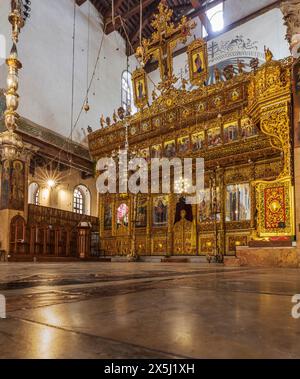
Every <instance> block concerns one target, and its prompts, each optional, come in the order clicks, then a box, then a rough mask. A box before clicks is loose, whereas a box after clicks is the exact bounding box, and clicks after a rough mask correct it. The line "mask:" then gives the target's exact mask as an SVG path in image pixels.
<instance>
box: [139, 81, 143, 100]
mask: <svg viewBox="0 0 300 379" xmlns="http://www.w3.org/2000/svg"><path fill="white" fill-rule="evenodd" d="M143 97H144V85H143V82H142V81H140V82H139V83H138V98H139V99H140V100H142V99H143Z"/></svg>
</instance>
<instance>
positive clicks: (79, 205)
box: [73, 188, 84, 214]
mask: <svg viewBox="0 0 300 379" xmlns="http://www.w3.org/2000/svg"><path fill="white" fill-rule="evenodd" d="M83 207H84V203H83V194H82V192H81V191H80V189H79V188H75V190H74V197H73V210H74V212H75V213H79V214H83V209H84V208H83Z"/></svg>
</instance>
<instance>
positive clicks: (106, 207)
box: [104, 203, 112, 230]
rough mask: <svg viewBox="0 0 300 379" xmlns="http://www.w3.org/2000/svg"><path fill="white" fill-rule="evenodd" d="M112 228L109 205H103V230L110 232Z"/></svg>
mask: <svg viewBox="0 0 300 379" xmlns="http://www.w3.org/2000/svg"><path fill="white" fill-rule="evenodd" d="M111 227H112V209H111V205H110V204H109V203H105V204H104V230H110V229H111Z"/></svg>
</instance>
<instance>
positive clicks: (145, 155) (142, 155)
mask: <svg viewBox="0 0 300 379" xmlns="http://www.w3.org/2000/svg"><path fill="white" fill-rule="evenodd" d="M139 157H140V158H144V159H146V160H147V162H149V161H150V152H149V147H146V148H145V149H141V150H139Z"/></svg>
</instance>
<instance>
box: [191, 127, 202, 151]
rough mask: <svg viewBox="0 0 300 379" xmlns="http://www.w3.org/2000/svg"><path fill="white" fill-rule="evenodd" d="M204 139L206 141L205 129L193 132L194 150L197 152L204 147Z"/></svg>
mask: <svg viewBox="0 0 300 379" xmlns="http://www.w3.org/2000/svg"><path fill="white" fill-rule="evenodd" d="M204 141H205V134H204V131H203V132H199V133H196V134H193V135H192V150H193V151H194V152H195V151H198V150H201V149H203V147H204Z"/></svg>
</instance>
